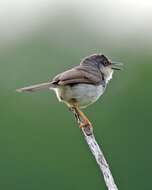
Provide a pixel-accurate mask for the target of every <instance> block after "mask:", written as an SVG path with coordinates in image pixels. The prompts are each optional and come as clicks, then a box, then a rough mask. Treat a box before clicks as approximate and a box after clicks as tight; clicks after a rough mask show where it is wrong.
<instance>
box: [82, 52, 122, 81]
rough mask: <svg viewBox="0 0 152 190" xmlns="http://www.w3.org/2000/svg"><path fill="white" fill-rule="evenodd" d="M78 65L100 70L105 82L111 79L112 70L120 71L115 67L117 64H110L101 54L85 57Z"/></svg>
mask: <svg viewBox="0 0 152 190" xmlns="http://www.w3.org/2000/svg"><path fill="white" fill-rule="evenodd" d="M80 65H83V66H87V65H88V66H92V67H96V68H97V69H99V70H100V72H101V73H102V75H103V76H104V79H105V81H106V82H108V81H109V80H110V79H111V78H112V74H113V71H114V70H120V68H119V67H117V65H118V63H117V62H112V61H111V60H110V59H108V58H107V57H106V56H105V55H103V54H93V55H90V56H88V57H85V58H84V59H83V60H82V61H81V63H80Z"/></svg>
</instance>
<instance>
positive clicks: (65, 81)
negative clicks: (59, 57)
mask: <svg viewBox="0 0 152 190" xmlns="http://www.w3.org/2000/svg"><path fill="white" fill-rule="evenodd" d="M119 65H121V63H118V62H112V61H110V60H109V59H108V58H107V57H106V56H105V55H103V54H93V55H90V56H88V57H85V58H84V59H83V60H82V61H81V62H80V64H79V65H78V66H76V67H73V68H72V69H70V70H67V71H65V72H62V73H60V74H58V75H57V76H55V77H54V78H53V79H52V80H50V81H48V82H44V83H40V84H36V85H32V86H28V87H24V88H20V89H17V92H36V91H39V90H47V89H50V90H54V92H55V93H56V96H57V98H58V100H59V101H60V102H64V103H65V104H66V105H67V106H68V107H69V108H70V109H75V110H76V111H77V113H78V114H79V115H80V116H81V117H82V118H83V123H81V124H80V128H82V127H85V126H87V125H88V126H90V127H92V125H91V123H90V121H89V119H88V118H87V117H86V116H85V115H84V113H83V112H82V111H81V110H80V109H81V108H86V107H87V106H89V105H90V104H93V103H94V102H96V101H97V100H98V99H99V97H100V96H101V95H102V94H103V93H104V91H105V89H106V86H107V84H108V82H109V81H110V80H111V79H112V75H113V72H114V70H120V67H118V66H119Z"/></svg>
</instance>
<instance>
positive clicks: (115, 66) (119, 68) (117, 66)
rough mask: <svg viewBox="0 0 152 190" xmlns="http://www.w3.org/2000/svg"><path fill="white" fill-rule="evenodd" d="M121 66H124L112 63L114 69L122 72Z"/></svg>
mask: <svg viewBox="0 0 152 190" xmlns="http://www.w3.org/2000/svg"><path fill="white" fill-rule="evenodd" d="M120 66H123V63H120V62H116V61H112V69H114V70H117V71H120V70H121V69H122V68H121V67H120Z"/></svg>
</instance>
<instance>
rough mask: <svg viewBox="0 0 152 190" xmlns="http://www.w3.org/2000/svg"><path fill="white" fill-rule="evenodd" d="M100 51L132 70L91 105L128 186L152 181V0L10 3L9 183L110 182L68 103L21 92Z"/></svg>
mask: <svg viewBox="0 0 152 190" xmlns="http://www.w3.org/2000/svg"><path fill="white" fill-rule="evenodd" d="M92 53H103V54H105V55H107V56H108V57H109V58H110V59H112V60H116V61H119V62H123V63H124V70H123V71H121V72H115V73H114V77H113V80H112V81H111V82H110V84H109V86H108V88H107V91H106V93H105V94H104V96H103V97H102V98H101V99H100V100H99V101H98V102H97V103H95V104H94V105H92V106H90V107H89V108H87V109H86V110H85V113H86V114H87V115H88V117H89V118H90V120H91V121H92V123H93V125H94V132H95V134H96V137H97V140H98V142H99V144H101V145H102V148H103V149H104V152H105V155H106V158H107V160H108V162H109V164H110V166H111V169H112V172H113V175H114V178H115V180H116V183H117V185H118V187H119V189H120V190H128V189H129V190H131V189H132V190H134V189H138V190H143V189H145V190H146V189H147V190H149V189H152V182H151V170H152V164H151V160H152V150H151V149H152V141H151V138H152V128H151V127H152V101H151V97H152V84H151V83H152V2H151V1H150V0H124V1H121V0H115V1H114V0H89V1H88V0H84V1H80V0H74V1H70V0H62V1H61V0H5V1H4V0H1V1H0V89H1V90H0V189H3V190H10V189H11V190H27V189H28V190H41V189H45V190H50V189H55V190H59V189H62V190H71V189H73V190H80V189H87V190H92V189H94V190H98V189H105V190H106V187H105V184H104V180H103V178H102V176H101V174H100V171H99V169H98V167H97V165H96V162H95V160H94V158H93V157H92V155H91V154H90V152H89V150H88V147H87V145H86V144H85V142H84V139H83V137H82V136H81V133H80V131H79V128H78V127H77V123H76V122H75V120H74V118H73V115H72V114H71V113H70V112H69V111H68V109H67V108H66V107H65V105H63V104H59V103H58V101H57V100H56V97H55V95H54V94H53V93H50V92H49V91H46V92H39V93H34V94H19V93H16V92H15V89H16V88H19V87H23V86H26V85H29V84H34V83H39V82H43V81H47V80H48V79H50V78H52V77H53V76H54V75H56V74H58V73H60V72H62V71H63V70H65V69H67V68H71V67H73V66H75V65H77V64H78V63H79V62H80V59H82V58H83V57H85V56H87V55H89V54H92Z"/></svg>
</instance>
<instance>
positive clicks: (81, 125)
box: [79, 120, 93, 129]
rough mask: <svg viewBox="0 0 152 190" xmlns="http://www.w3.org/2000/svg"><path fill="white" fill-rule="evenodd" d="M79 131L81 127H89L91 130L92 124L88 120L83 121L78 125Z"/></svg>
mask: <svg viewBox="0 0 152 190" xmlns="http://www.w3.org/2000/svg"><path fill="white" fill-rule="evenodd" d="M79 127H80V129H82V128H83V127H89V128H93V127H92V124H91V123H90V121H89V120H84V121H83V122H82V123H81V124H80V126H79Z"/></svg>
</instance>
